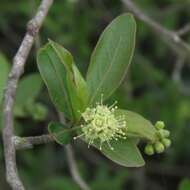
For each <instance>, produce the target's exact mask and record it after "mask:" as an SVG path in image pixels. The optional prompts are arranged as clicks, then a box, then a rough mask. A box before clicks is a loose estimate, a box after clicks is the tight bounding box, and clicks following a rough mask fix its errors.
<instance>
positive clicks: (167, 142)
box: [162, 138, 172, 148]
mask: <svg viewBox="0 0 190 190" xmlns="http://www.w3.org/2000/svg"><path fill="white" fill-rule="evenodd" d="M162 143H163V144H164V146H165V147H166V148H168V147H170V146H171V143H172V142H171V140H170V139H167V138H163V139H162Z"/></svg>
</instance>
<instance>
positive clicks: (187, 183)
mask: <svg viewBox="0 0 190 190" xmlns="http://www.w3.org/2000/svg"><path fill="white" fill-rule="evenodd" d="M189 189H190V180H189V179H183V180H182V181H181V182H180V185H179V190H189Z"/></svg>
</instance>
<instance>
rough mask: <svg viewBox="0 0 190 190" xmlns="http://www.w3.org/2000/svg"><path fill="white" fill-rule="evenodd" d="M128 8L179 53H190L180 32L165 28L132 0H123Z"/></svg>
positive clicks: (189, 48) (189, 47)
mask: <svg viewBox="0 0 190 190" xmlns="http://www.w3.org/2000/svg"><path fill="white" fill-rule="evenodd" d="M122 2H123V3H124V5H125V6H126V8H127V9H128V10H129V11H131V12H132V13H133V14H134V15H135V16H136V17H137V18H138V19H140V20H141V21H143V22H144V23H146V24H147V25H148V26H149V27H150V28H151V29H152V30H154V31H155V32H156V33H157V34H158V35H159V36H160V37H162V39H163V40H164V42H165V43H166V44H167V45H169V46H170V47H171V48H172V49H173V50H174V51H175V52H176V53H177V54H180V55H187V56H189V55H190V46H189V45H188V44H187V43H186V42H185V41H184V40H183V39H181V38H180V36H179V34H178V33H177V32H174V31H170V30H168V29H166V28H164V27H163V26H162V25H161V24H159V23H158V22H156V21H155V20H153V19H152V18H150V17H149V16H148V15H146V14H145V13H144V12H143V11H142V10H141V9H140V8H139V7H137V5H135V3H133V2H132V1H131V0H122Z"/></svg>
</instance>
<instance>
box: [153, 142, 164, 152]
mask: <svg viewBox="0 0 190 190" xmlns="http://www.w3.org/2000/svg"><path fill="white" fill-rule="evenodd" d="M154 148H155V151H156V152H157V153H158V154H160V153H162V152H164V149H165V148H164V145H163V144H162V143H161V142H156V143H155V145H154Z"/></svg>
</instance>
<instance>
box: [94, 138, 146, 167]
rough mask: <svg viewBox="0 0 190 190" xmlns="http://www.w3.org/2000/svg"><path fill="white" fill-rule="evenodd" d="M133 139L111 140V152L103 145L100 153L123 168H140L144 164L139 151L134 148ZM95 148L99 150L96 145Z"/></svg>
mask: <svg viewBox="0 0 190 190" xmlns="http://www.w3.org/2000/svg"><path fill="white" fill-rule="evenodd" d="M136 142H137V141H136V140H134V138H127V139H119V140H118V141H116V140H112V141H111V142H110V144H111V146H112V147H113V148H114V149H113V150H111V149H110V147H109V146H108V145H107V144H106V143H104V144H103V145H102V150H101V152H102V153H103V154H104V155H105V156H106V157H108V158H109V159H110V160H112V161H114V162H116V163H117V164H119V165H122V166H125V167H140V166H143V165H144V164H145V162H144V160H143V158H142V156H141V153H140V151H139V150H138V148H137V146H136ZM96 147H97V148H99V147H98V146H97V145H96Z"/></svg>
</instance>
